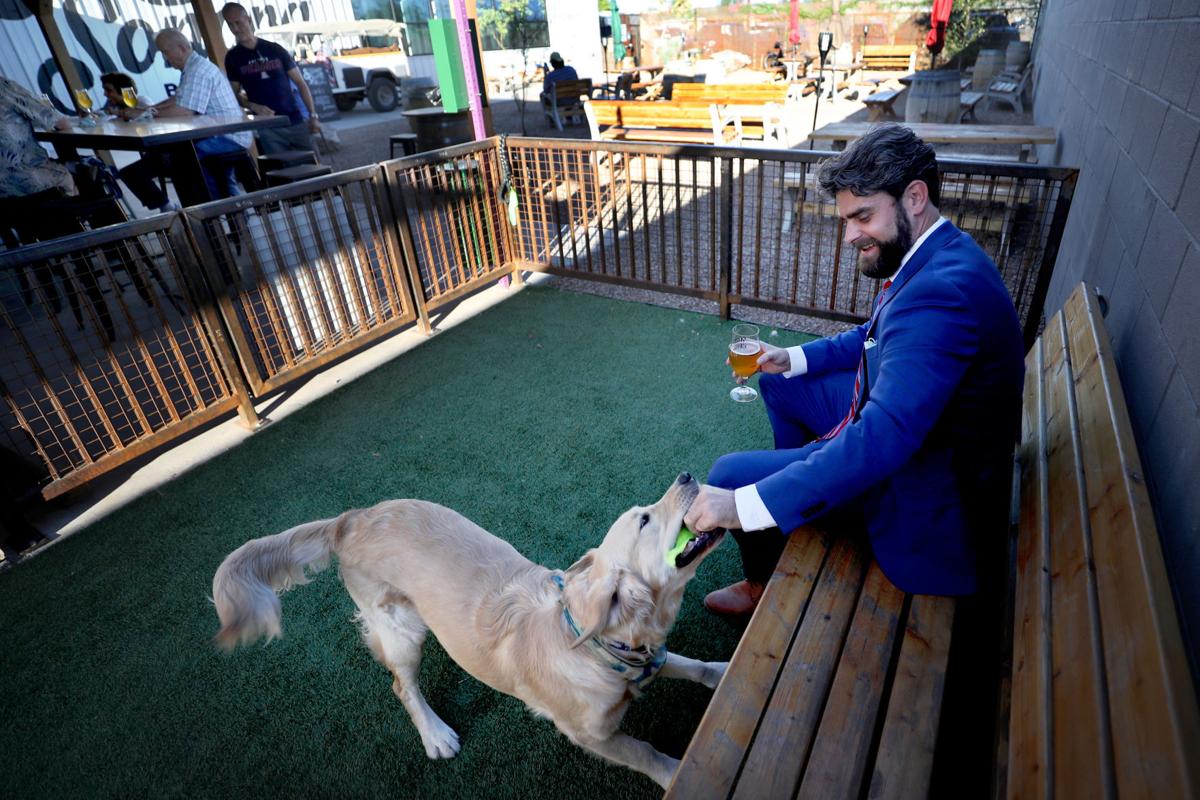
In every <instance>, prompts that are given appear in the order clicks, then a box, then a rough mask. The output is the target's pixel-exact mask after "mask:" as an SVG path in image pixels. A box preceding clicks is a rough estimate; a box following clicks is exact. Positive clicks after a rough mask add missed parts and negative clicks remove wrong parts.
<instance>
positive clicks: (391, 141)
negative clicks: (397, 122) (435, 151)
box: [388, 133, 417, 158]
mask: <svg viewBox="0 0 1200 800" xmlns="http://www.w3.org/2000/svg"><path fill="white" fill-rule="evenodd" d="M396 145H400V147H401V148H403V150H402V152H403V153H404V155H406V156H415V155H416V154H417V135H416V134H415V133H394V134H392V135H391V136H390V137H388V150H389V152H390V154H391V157H392V158H395V157H396Z"/></svg>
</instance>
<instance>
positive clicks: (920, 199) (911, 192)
mask: <svg viewBox="0 0 1200 800" xmlns="http://www.w3.org/2000/svg"><path fill="white" fill-rule="evenodd" d="M900 202H901V204H902V205H903V206H904V210H905V211H907V212H908V213H909V216H911V217H913V218H914V219H915V218H917V217H919V216H921V215H922V214H924V213H925V208H926V206H928V205H929V186H928V184H926V183H925V181H922V180H915V181H913V182H912V183H910V184H909V185H908V186H907V187H905V189H904V194H903V195H901V197H900Z"/></svg>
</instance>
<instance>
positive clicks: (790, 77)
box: [780, 58, 812, 83]
mask: <svg viewBox="0 0 1200 800" xmlns="http://www.w3.org/2000/svg"><path fill="white" fill-rule="evenodd" d="M811 60H812V59H808V58H785V59H783V60H782V61H780V63H781V64H783V66H784V68H786V69H787V81H788V83H791V82H792V81H798V80H800V79H801V78H803V77H804V72H805V69H806V68H807V67H808V64H809V62H810V61H811Z"/></svg>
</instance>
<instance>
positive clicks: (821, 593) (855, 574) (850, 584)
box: [733, 536, 869, 798]
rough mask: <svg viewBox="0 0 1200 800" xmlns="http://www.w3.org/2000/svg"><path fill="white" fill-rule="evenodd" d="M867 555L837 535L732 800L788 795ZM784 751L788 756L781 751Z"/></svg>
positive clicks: (808, 741) (824, 693) (835, 659)
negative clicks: (736, 799) (734, 798)
mask: <svg viewBox="0 0 1200 800" xmlns="http://www.w3.org/2000/svg"><path fill="white" fill-rule="evenodd" d="M868 563H869V556H867V555H865V554H864V553H863V548H861V547H859V546H858V545H857V544H856V543H855V542H854V541H853V540H852V539H851V538H850V537H848V536H841V537H838V538H837V539H836V541H835V543H834V545H833V548H832V549H831V550H830V552H829V560H828V563H827V564H826V565H825V568H824V569H823V570H822V571H821V578H820V580H819V582H818V583H817V587H816V589H815V590H814V591H813V597H812V601H811V603H810V604H809V607H808V610H807V611H806V612H805V614H804V619H803V620H802V621H801V623H800V628H799V630H798V631H797V633H796V640H795V642H794V643H793V644H792V648H791V651H790V652H789V653H788V655H787V660H786V661H785V663H784V666H783V669H782V670H780V672H779V683H778V685H777V686H776V688H775V691H774V692H773V693H772V695H771V700H770V702H769V704H768V706H767V709H766V711H765V713H764V714H763V715H762V721H761V723H760V724H759V730H758V733H757V734H755V737H754V743H753V744H752V745H751V750H750V753H749V755H748V757H747V758H746V765H745V767H744V768H743V770H742V774H741V776H740V777H739V778H738V784H737V788H736V790H735V791H734V795H733V796H734V797H736V798H762V797H787V796H789V795H791V794H792V793H793V792H795V790H796V786H797V784H798V783H799V779H800V775H801V773H802V771H803V769H804V766H805V764H806V763H807V761H808V753H809V750H810V748H811V747H812V742H813V737H814V735H815V733H816V729H817V722H818V721H819V720H820V717H821V712H822V710H823V709H824V707H825V699H826V697H827V695H828V692H829V687H830V685H831V683H832V681H833V676H834V670H835V669H836V667H837V662H838V656H839V655H840V653H841V649H842V642H843V641H844V640H845V637H846V628H847V627H848V626H849V624H850V617H851V615H852V613H853V612H854V605H855V599H856V597H857V595H858V587H859V586H861V584H862V581H863V577H864V575H865V573H866V568H867V565H868ZM783 753H786V754H787V756H786V758H781V757H780V756H781V754H783Z"/></svg>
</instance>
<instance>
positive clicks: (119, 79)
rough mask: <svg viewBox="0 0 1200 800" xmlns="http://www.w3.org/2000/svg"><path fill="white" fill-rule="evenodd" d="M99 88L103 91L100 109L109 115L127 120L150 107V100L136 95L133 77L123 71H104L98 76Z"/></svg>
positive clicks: (143, 112)
mask: <svg viewBox="0 0 1200 800" xmlns="http://www.w3.org/2000/svg"><path fill="white" fill-rule="evenodd" d="M100 88H101V89H102V90H103V91H104V106H103V107H102V108H101V109H100V110H101V111H103V112H104V113H106V114H109V115H111V116H114V117H120V118H121V119H126V120H129V119H133V118H134V117H137V116H139V115H141V114H145V113H146V109H148V108H149V107H150V101H149V100H147V99H146V98H144V97H140V96H139V95H138V93H137V84H136V83H135V82H134V80H133V78H132V77H130V76H129V75H126V74H125V73H124V72H106V73H104V74H103V75H101V76H100Z"/></svg>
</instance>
